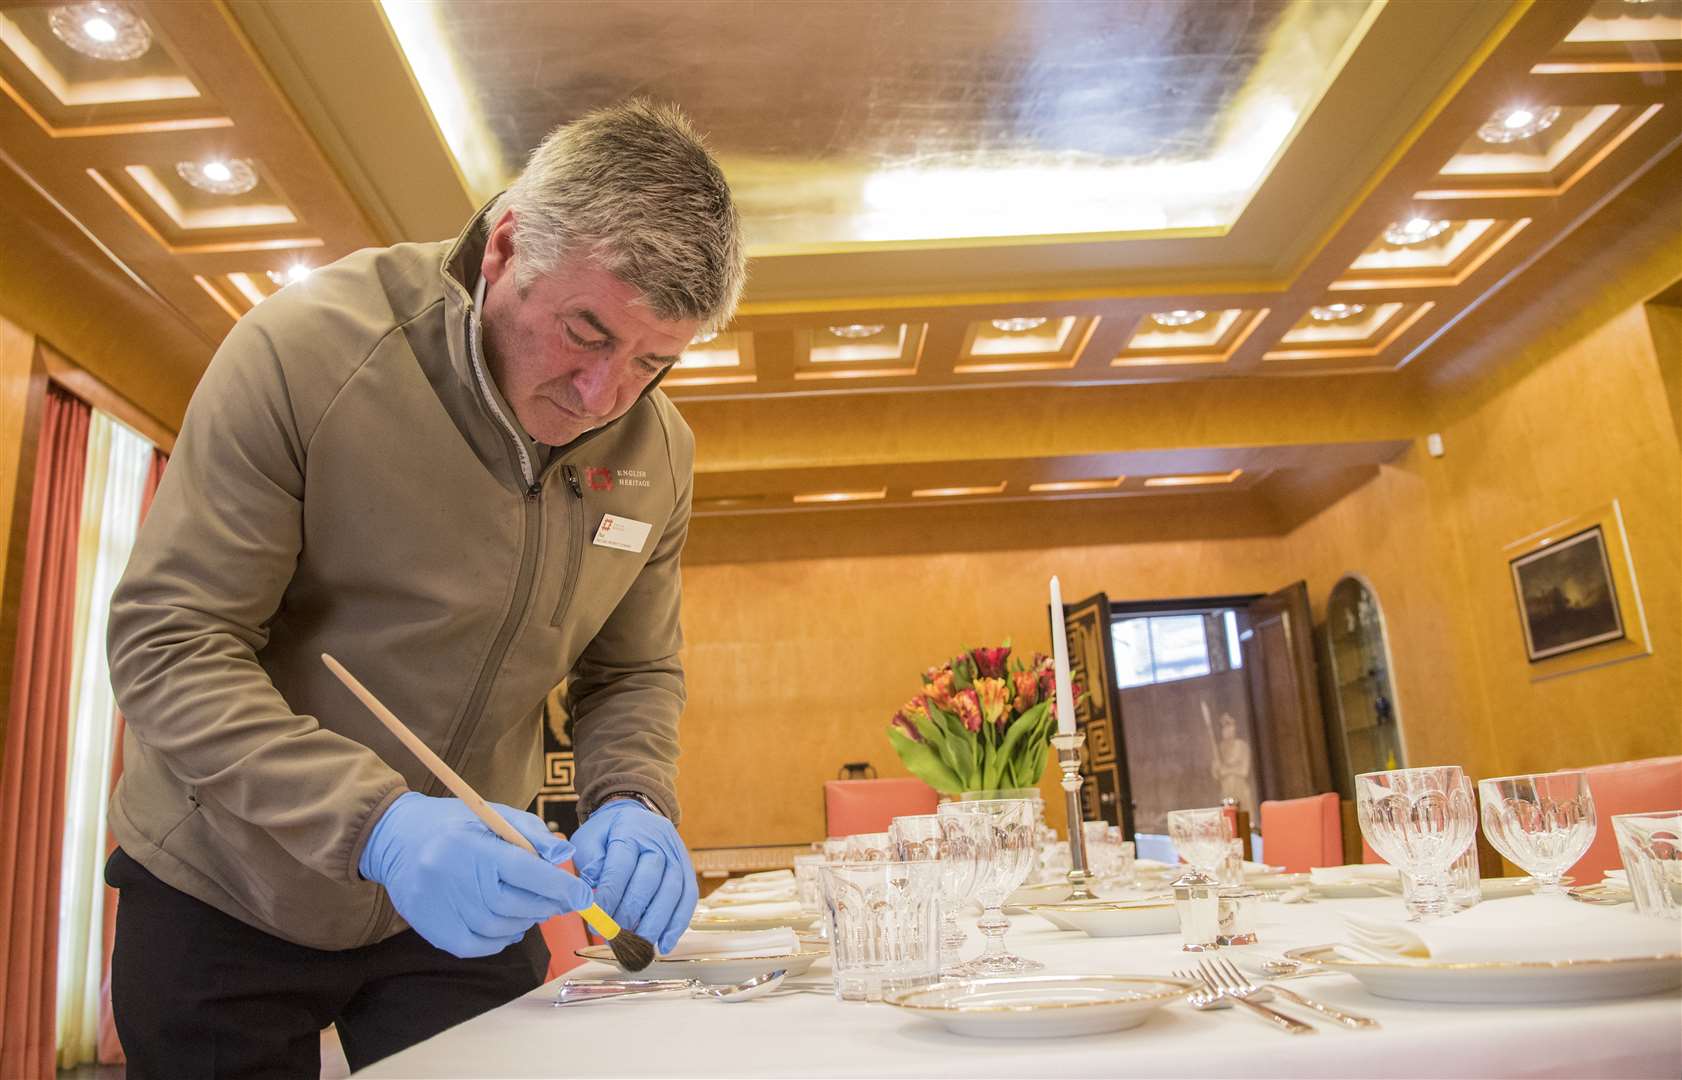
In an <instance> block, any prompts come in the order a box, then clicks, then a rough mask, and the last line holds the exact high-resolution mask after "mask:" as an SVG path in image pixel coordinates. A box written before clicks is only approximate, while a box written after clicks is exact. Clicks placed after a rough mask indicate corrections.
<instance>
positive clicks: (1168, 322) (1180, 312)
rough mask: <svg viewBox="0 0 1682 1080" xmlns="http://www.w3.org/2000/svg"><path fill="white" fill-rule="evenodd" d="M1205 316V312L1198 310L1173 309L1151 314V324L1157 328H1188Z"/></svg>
mask: <svg viewBox="0 0 1682 1080" xmlns="http://www.w3.org/2000/svg"><path fill="white" fill-rule="evenodd" d="M1207 314H1209V313H1208V312H1207V311H1203V310H1200V309H1198V308H1175V309H1174V310H1173V311H1156V312H1152V313H1151V322H1154V323H1156V325H1158V326H1169V327H1173V326H1190V325H1191V324H1192V323H1194V322H1197V321H1198V320H1199V319H1201V318H1203V317H1204V316H1205V315H1207Z"/></svg>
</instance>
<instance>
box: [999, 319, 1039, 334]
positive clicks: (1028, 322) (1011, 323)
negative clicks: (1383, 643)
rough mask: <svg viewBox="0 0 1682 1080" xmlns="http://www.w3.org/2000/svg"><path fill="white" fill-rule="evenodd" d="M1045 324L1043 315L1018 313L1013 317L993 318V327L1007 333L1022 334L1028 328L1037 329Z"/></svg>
mask: <svg viewBox="0 0 1682 1080" xmlns="http://www.w3.org/2000/svg"><path fill="white" fill-rule="evenodd" d="M1045 324H1046V317H1045V316H1044V315H1019V316H1017V317H1016V318H1014V319H994V320H993V329H995V330H1002V331H1004V332H1005V333H1007V334H1022V333H1026V332H1027V331H1029V330H1038V329H1039V328H1040V327H1042V326H1044V325H1045Z"/></svg>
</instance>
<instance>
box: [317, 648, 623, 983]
mask: <svg viewBox="0 0 1682 1080" xmlns="http://www.w3.org/2000/svg"><path fill="white" fill-rule="evenodd" d="M321 662H322V663H324V664H326V665H327V670H328V671H331V672H332V673H333V674H334V675H336V676H338V679H339V681H340V682H342V683H344V684H345V688H346V689H348V690H349V691H350V692H351V693H353V694H355V695H356V697H357V699H358V700H360V701H361V702H362V704H364V705H366V706H367V707H368V711H369V712H371V713H373V714H374V716H375V717H377V718H378V719H379V721H380V723H382V724H384V725H385V726H386V729H387V730H389V731H390V732H391V733H392V734H393V735H395V736H397V738H398V739H399V740H400V741H401V742H402V743H403V745H404V746H407V747H408V748H409V752H410V753H412V754H414V755H415V757H417V758H419V759H420V763H421V764H422V765H425V766H426V767H427V769H428V770H430V771H431V773H432V775H433V776H436V777H437V778H438V779H439V780H440V781H442V782H443V784H444V786H445V787H446V788H449V790H450V794H451V795H454V796H455V797H456V798H458V799H460V800H461V801H462V803H463V804H464V805H466V806H467V808H468V809H469V810H471V811H473V814H474V816H476V817H477V818H478V819H479V820H480V821H482V822H484V823H485V827H486V828H488V829H490V830H491V831H492V832H494V833H496V834H497V835H498V836H500V837H501V838H502V839H504V840H506V841H508V842H509V843H510V844H513V845H514V846H516V847H520V848H524V849H525V850H527V851H529V852H531V853H532V854H533V855H537V849H536V848H535V847H533V846H532V844H531V841H529V840H527V839H526V838H525V837H524V836H521V835H520V833H519V830H517V829H515V828H514V826H512V825H510V824H509V823H508V822H507V820H506V819H504V818H503V816H502V815H501V814H499V813H497V812H496V811H495V810H492V809H491V807H490V804H489V803H487V802H485V800H484V799H482V798H480V796H479V793H478V792H477V791H474V790H473V788H472V787H471V786H469V785H468V783H467V781H466V780H463V779H462V778H461V777H460V776H458V775H456V771H455V770H454V769H452V768H450V767H449V766H448V765H446V764H444V760H443V759H442V758H440V757H439V756H438V755H437V754H435V753H433V752H432V748H431V747H429V746H427V745H426V744H425V743H423V742H421V741H420V739H419V737H417V736H416V735H415V733H414V732H412V731H410V730H409V728H408V725H406V724H404V723H403V721H401V720H399V719H397V717H396V715H394V714H393V713H392V711H391V710H390V709H388V708H386V707H385V706H384V705H383V704H381V702H380V699H379V698H377V697H375V696H374V695H373V693H372V692H370V691H369V689H368V688H367V687H366V686H363V685H362V683H361V682H359V681H358V680H357V678H356V676H355V675H352V674H351V673H350V672H348V671H346V670H345V667H344V665H343V664H341V663H339V662H338V661H337V660H335V659H333V658H332V657H331V656H329V655H327V654H326V653H322V654H321ZM538 857H539V858H542V856H538ZM578 914H580V915H582V916H583V917H584V921H585V922H587V923H589V924H590V927H591V929H593V930H595V932H596V933H598V934H600V935H601V936H602V938H603V939H605V940H606V941H607V943H608V945H609V947H611V948H612V949H613V955H614V957H615V959H617V960H618V961H619V963H620V965H621V966H623V967H624V968H625V970H626V971H641V970H642V969H643V968H646V967H647V966H648V965H649V964H651V963H653V961H654V945H653V944H652V943H651V942H650V941H649V940H648V939H647V938H644V937H640V936H638V935H637V934H634V933H632V932H631V931H629V930H626V929H625V928H623V927H621V926H620V925H619V924H618V923H616V922H614V921H613V918H612V917H611V916H609V915H608V913H607V912H605V911H603V910H602V909H601V907H600V905H597V904H591V905H590V906H589V907H587V908H583V909H581V910H580V911H579V912H578Z"/></svg>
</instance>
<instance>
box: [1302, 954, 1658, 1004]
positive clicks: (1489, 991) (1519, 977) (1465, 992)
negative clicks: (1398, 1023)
mask: <svg viewBox="0 0 1682 1080" xmlns="http://www.w3.org/2000/svg"><path fill="white" fill-rule="evenodd" d="M1285 956H1286V957H1287V958H1289V959H1291V960H1301V961H1302V962H1303V963H1307V964H1318V965H1320V966H1321V967H1324V968H1326V969H1327V970H1329V971H1340V972H1344V973H1347V974H1349V975H1353V976H1354V977H1355V978H1357V979H1359V980H1360V981H1361V985H1362V986H1363V987H1364V988H1365V989H1366V990H1367V992H1368V993H1372V994H1376V995H1378V996H1379V997H1387V998H1402V999H1404V1000H1406V1001H1439V1002H1457V1003H1477V1004H1529V1003H1532V1002H1543V1001H1588V1000H1591V999H1595V998H1618V997H1636V996H1639V995H1641V994H1656V993H1658V992H1660V991H1662V990H1674V989H1676V988H1677V987H1678V986H1682V954H1675V955H1670V956H1648V957H1632V958H1629V959H1622V960H1535V961H1530V960H1501V961H1479V962H1467V963H1440V962H1435V961H1431V960H1411V959H1406V958H1401V957H1398V958H1397V959H1395V960H1393V961H1380V960H1376V959H1374V960H1365V959H1355V958H1353V957H1349V956H1345V955H1343V954H1341V953H1340V952H1339V951H1338V948H1337V946H1335V945H1312V946H1309V947H1307V948H1302V949H1290V950H1287V951H1286V953H1285Z"/></svg>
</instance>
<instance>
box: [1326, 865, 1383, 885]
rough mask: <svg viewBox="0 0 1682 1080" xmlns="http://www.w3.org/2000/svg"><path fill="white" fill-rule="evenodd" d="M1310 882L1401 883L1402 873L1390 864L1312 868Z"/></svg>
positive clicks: (1345, 883) (1340, 883) (1329, 883)
mask: <svg viewBox="0 0 1682 1080" xmlns="http://www.w3.org/2000/svg"><path fill="white" fill-rule="evenodd" d="M1308 880H1309V883H1310V884H1313V885H1351V884H1356V883H1368V882H1374V881H1376V882H1380V883H1383V882H1386V881H1398V882H1399V881H1401V880H1402V873H1401V871H1400V870H1397V869H1396V868H1395V867H1394V866H1391V865H1390V864H1389V863H1355V864H1353V865H1350V866H1311V867H1309V868H1308Z"/></svg>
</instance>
